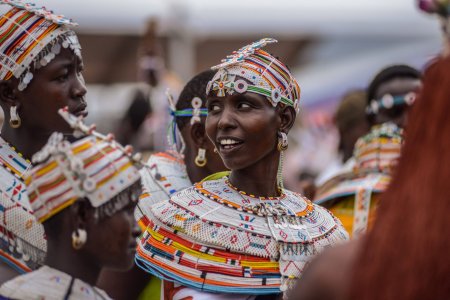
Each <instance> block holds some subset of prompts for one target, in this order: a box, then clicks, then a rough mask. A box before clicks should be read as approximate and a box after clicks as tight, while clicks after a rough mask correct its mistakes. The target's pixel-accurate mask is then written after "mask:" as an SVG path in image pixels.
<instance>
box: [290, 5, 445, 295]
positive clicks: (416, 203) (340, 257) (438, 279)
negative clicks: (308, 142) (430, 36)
mask: <svg viewBox="0 0 450 300" xmlns="http://www.w3.org/2000/svg"><path fill="white" fill-rule="evenodd" d="M418 2H419V7H420V8H421V9H422V10H425V11H427V12H429V13H436V14H438V15H439V19H440V21H441V23H442V25H443V26H442V27H443V30H444V39H445V43H444V46H445V48H444V50H443V52H442V56H441V57H440V58H439V59H437V60H436V61H434V62H433V63H432V64H431V65H430V66H429V67H428V69H427V70H426V71H425V75H424V79H423V89H422V91H421V92H420V95H419V99H418V101H417V103H416V104H415V106H414V107H413V108H412V112H411V114H410V122H409V124H408V132H407V137H406V139H405V145H404V146H403V149H402V156H401V158H400V161H399V164H398V166H397V169H396V173H395V176H394V178H393V179H392V183H391V185H390V186H389V188H388V190H387V191H386V193H384V194H383V196H382V197H381V202H380V208H379V210H380V211H382V212H383V213H382V214H380V215H379V216H378V218H377V220H376V222H375V225H374V228H373V230H372V231H371V232H369V233H368V234H367V236H366V237H364V238H361V239H358V240H354V241H352V242H350V243H349V244H346V245H343V246H340V247H336V248H334V249H331V250H329V251H327V252H325V253H324V254H323V255H321V256H319V257H318V258H317V259H316V260H314V261H313V262H312V263H311V264H310V265H309V267H308V270H306V272H305V273H304V275H305V276H304V280H303V281H302V282H299V283H298V285H297V288H296V289H295V290H294V292H293V293H292V294H291V296H290V297H289V299H299V300H322V299H327V300H341V299H365V300H370V299H408V300H416V299H417V300H419V299H448V296H449V295H450V281H449V280H448V278H449V276H450V260H449V257H448V255H447V249H448V248H449V247H450V239H449V238H448V236H446V235H445V234H444V235H442V234H441V232H442V228H446V227H448V226H449V225H450V224H449V218H448V216H447V212H448V211H449V210H450V206H449V205H450V203H449V201H448V195H449V194H450V190H449V188H450V186H449V185H448V178H449V176H450V161H449V158H450V144H449V143H448V140H447V139H446V136H447V135H448V134H450V122H449V120H448V117H447V111H448V110H449V109H450V107H449V104H450V103H449V102H448V99H449V97H450V74H449V70H450V59H449V57H448V53H450V51H448V49H449V48H448V40H449V36H450V34H449V32H450V31H448V28H450V26H449V25H448V24H450V21H449V17H448V12H449V8H450V3H449V1H437V0H436V1H435V0H420V1H418ZM425 97H426V100H425V99H424V98H425ZM424 124H425V125H424ZM417 145H420V149H419V148H418V146H417ZM424 199H432V205H426V206H424Z"/></svg>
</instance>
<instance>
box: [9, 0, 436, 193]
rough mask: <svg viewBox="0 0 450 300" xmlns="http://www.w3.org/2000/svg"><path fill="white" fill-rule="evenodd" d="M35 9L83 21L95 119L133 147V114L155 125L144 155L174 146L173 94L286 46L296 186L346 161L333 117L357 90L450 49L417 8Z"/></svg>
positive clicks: (192, 5) (47, 1)
mask: <svg viewBox="0 0 450 300" xmlns="http://www.w3.org/2000/svg"><path fill="white" fill-rule="evenodd" d="M35 3H36V4H37V5H43V6H46V7H47V8H49V9H53V10H54V11H55V13H62V14H64V15H65V16H67V17H69V18H72V19H73V20H74V21H76V22H78V23H79V24H80V25H79V26H78V28H77V29H76V31H77V33H78V34H79V38H80V42H81V45H82V47H83V58H84V64H85V71H84V76H85V79H86V82H87V84H88V94H87V98H88V99H87V101H88V103H89V111H90V115H89V121H90V122H95V123H97V125H98V128H99V130H102V131H115V132H117V134H119V135H120V134H122V135H124V136H125V137H127V138H130V137H128V136H127V133H126V131H125V132H121V129H123V128H121V124H122V123H121V122H122V120H123V118H124V115H125V114H127V113H128V114H130V116H131V117H132V118H133V119H140V118H141V119H142V120H143V121H142V124H135V125H133V126H138V127H142V128H144V129H142V128H140V129H139V131H142V132H141V133H140V137H139V138H136V139H133V140H128V141H127V142H132V143H133V144H134V145H135V146H136V147H137V148H139V149H141V150H149V151H155V150H161V149H163V148H164V145H165V137H164V132H165V130H164V127H165V125H166V123H167V117H166V115H167V102H166V98H165V91H166V89H167V88H170V91H171V94H173V95H174V96H175V99H176V96H177V93H178V92H179V91H180V90H181V88H182V87H183V85H184V84H185V83H186V82H187V80H189V79H190V78H191V77H192V76H193V75H195V74H196V73H198V72H200V71H202V70H205V69H206V68H208V67H210V66H212V65H215V64H217V63H219V61H220V60H221V59H222V58H224V57H225V56H226V55H227V54H229V53H231V52H232V51H233V50H237V49H238V48H240V47H241V46H243V45H246V44H248V43H250V42H252V41H254V40H257V39H259V38H262V37H273V38H276V39H277V40H278V41H279V43H278V44H275V45H270V46H269V47H268V51H269V52H271V53H273V54H275V55H276V56H278V57H280V58H281V60H282V61H283V62H285V63H286V64H287V65H288V66H289V67H290V69H291V70H292V71H293V73H294V75H295V76H296V78H297V79H298V81H299V83H300V86H301V89H302V96H301V115H300V118H299V119H298V121H297V126H296V128H295V130H294V131H293V132H292V133H291V134H290V138H291V144H290V145H292V146H291V147H290V150H289V151H288V152H289V153H288V160H289V162H290V163H289V164H286V165H287V167H286V169H285V173H286V174H287V176H286V177H285V178H286V179H287V180H288V181H289V180H293V181H296V180H298V179H299V178H300V177H301V176H303V175H304V174H311V175H312V176H315V175H317V174H318V173H320V172H321V171H322V170H323V169H324V168H325V167H326V166H327V165H328V164H329V163H330V162H331V161H333V159H335V158H336V148H337V140H338V137H337V132H336V130H335V129H334V126H333V113H334V110H335V107H336V105H337V103H338V102H339V100H340V99H341V97H342V96H343V95H344V94H345V93H346V92H347V91H349V90H352V89H355V88H365V87H366V86H367V84H368V83H369V82H370V80H371V78H372V77H373V76H374V75H375V74H376V73H377V72H378V71H379V70H380V69H382V68H384V67H385V66H387V65H390V64H399V63H403V64H409V65H412V66H414V67H416V68H419V69H423V67H424V66H425V65H426V63H427V62H428V61H429V60H430V59H431V58H432V57H433V56H434V55H436V54H437V53H438V52H439V50H440V47H441V45H440V36H439V34H438V33H439V32H440V31H439V30H437V27H438V26H439V25H438V23H437V21H436V20H435V19H433V18H431V17H429V16H426V15H424V14H422V13H420V12H419V11H418V10H417V9H416V6H415V3H414V1H413V0H394V1H392V0H376V1H375V0H357V1H355V0H340V1H336V0H321V1H312V0H297V1H292V0H277V1H273V0H227V1H208V0H127V1H113V0H64V1H61V0H36V1H35ZM1 9H2V12H3V11H5V10H6V9H7V8H6V6H5V7H1ZM139 97H140V98H142V99H143V100H142V101H141V102H139V101H138V102H137V103H141V104H140V105H143V106H139V105H138V106H137V108H138V109H135V111H136V110H137V111H140V112H141V115H139V114H138V115H136V116H135V115H133V112H132V111H131V110H130V104H131V103H132V102H133V101H135V100H136V99H139ZM148 99H150V103H149V107H145V106H146V104H145V103H147V102H146V101H148ZM142 103H143V104H142ZM140 107H141V108H142V109H139V108H140ZM134 114H136V112H134ZM138 123H139V122H138ZM125 139H126V138H125ZM292 184H295V182H294V183H292Z"/></svg>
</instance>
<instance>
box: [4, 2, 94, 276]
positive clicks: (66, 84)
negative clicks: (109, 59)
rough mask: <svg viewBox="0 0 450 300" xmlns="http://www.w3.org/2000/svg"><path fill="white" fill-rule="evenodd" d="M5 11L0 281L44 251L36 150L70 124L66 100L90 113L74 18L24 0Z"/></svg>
mask: <svg viewBox="0 0 450 300" xmlns="http://www.w3.org/2000/svg"><path fill="white" fill-rule="evenodd" d="M0 3H2V4H9V5H11V6H12V8H11V10H9V11H8V12H7V13H5V14H4V15H2V16H1V17H0V31H1V32H3V34H2V39H1V40H0V54H1V58H0V106H1V108H2V109H3V112H4V114H5V124H4V125H3V127H2V130H1V137H0V161H1V162H2V164H1V166H0V177H1V180H0V191H1V193H2V197H0V232H1V234H0V258H1V261H0V283H2V282H4V281H5V280H8V279H10V278H12V277H13V276H16V275H17V274H20V273H24V272H29V271H31V270H34V269H36V268H37V267H38V266H39V265H40V263H42V258H43V257H44V254H45V248H46V244H45V239H44V229H43V227H42V225H41V224H39V223H38V222H36V220H35V219H34V218H33V216H32V214H31V212H30V205H29V202H28V196H27V193H26V191H25V185H24V183H23V178H24V177H25V176H26V174H27V173H28V171H29V169H30V168H31V162H30V160H29V159H30V158H31V156H32V155H33V154H34V153H35V152H36V151H38V150H39V149H40V148H42V146H44V145H45V143H46V141H47V140H48V138H49V136H50V134H51V133H52V132H53V131H55V130H57V131H60V132H63V133H69V132H70V128H69V126H68V125H67V124H66V123H65V122H64V120H62V119H61V117H60V116H58V114H57V111H58V109H59V108H61V107H64V106H68V107H69V111H70V112H71V113H73V114H76V115H78V116H85V115H86V114H87V112H86V101H85V100H84V96H85V94H86V88H85V85H84V80H83V76H82V75H81V72H82V70H83V61H82V58H81V52H80V50H81V47H80V44H79V43H78V40H77V37H76V35H75V33H74V32H73V31H72V30H71V29H70V28H71V27H72V26H74V25H75V23H72V22H71V21H70V20H68V19H66V18H64V17H63V16H61V15H54V14H52V13H51V12H49V11H46V10H45V9H44V8H40V7H36V6H34V5H32V4H22V3H20V2H18V1H6V0H4V1H0Z"/></svg>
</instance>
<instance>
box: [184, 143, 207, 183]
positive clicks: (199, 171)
mask: <svg viewBox="0 0 450 300" xmlns="http://www.w3.org/2000/svg"><path fill="white" fill-rule="evenodd" d="M196 151H197V150H196ZM192 152H193V151H189V150H188V149H187V148H186V153H185V158H184V163H185V164H186V170H187V173H188V176H189V180H190V181H191V182H192V183H196V182H199V181H201V180H202V179H203V178H205V177H207V176H209V175H211V171H210V170H209V169H208V164H206V166H204V167H202V168H200V167H198V166H197V165H196V164H195V162H194V160H195V157H196V155H197V153H192Z"/></svg>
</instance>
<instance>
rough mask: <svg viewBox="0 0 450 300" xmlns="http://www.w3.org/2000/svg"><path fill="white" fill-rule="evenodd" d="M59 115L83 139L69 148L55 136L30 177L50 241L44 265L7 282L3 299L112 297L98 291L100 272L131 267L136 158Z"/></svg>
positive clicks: (1, 289) (36, 156)
mask: <svg viewBox="0 0 450 300" xmlns="http://www.w3.org/2000/svg"><path fill="white" fill-rule="evenodd" d="M61 115H62V116H63V117H64V119H66V120H67V121H68V122H69V124H70V125H71V126H72V127H73V129H74V130H75V131H76V132H78V134H84V135H86V136H85V137H83V138H82V139H79V140H77V141H75V142H73V143H70V142H69V141H68V140H67V139H65V138H64V134H63V133H58V132H55V133H53V134H52V135H51V136H50V138H49V140H48V143H47V144H46V145H45V146H44V147H43V148H42V150H41V151H39V152H37V153H36V154H34V155H33V163H35V166H34V167H33V168H32V169H31V170H30V172H29V174H28V175H27V177H26V178H25V182H26V185H27V188H28V190H27V192H28V196H29V199H30V204H31V208H32V210H33V213H34V215H35V217H36V219H37V220H38V221H39V222H40V223H42V224H43V225H44V229H45V234H46V237H47V249H48V250H47V255H46V258H45V264H44V265H43V266H42V267H40V268H39V269H37V270H34V271H32V272H30V273H27V274H24V275H20V276H18V277H16V278H14V279H12V280H10V281H8V282H6V283H4V284H3V285H2V286H1V287H0V298H1V299H23V300H32V299H111V298H109V297H108V295H107V294H106V293H105V292H104V291H102V290H100V289H98V288H96V287H95V284H96V281H97V277H98V276H99V274H100V271H101V269H102V268H113V269H119V270H126V269H129V268H130V267H131V266H132V265H133V258H134V253H135V248H136V238H137V237H138V235H139V228H138V226H137V225H136V223H135V222H134V218H133V211H134V209H135V205H136V202H137V200H138V197H139V195H140V193H141V186H140V175H139V170H138V167H139V166H140V164H139V163H138V161H137V159H138V158H139V157H138V156H132V154H131V151H130V149H129V148H127V147H125V148H124V147H122V146H121V145H120V144H118V143H117V142H116V141H114V140H113V139H112V138H111V137H110V136H104V135H101V134H99V133H97V132H95V131H93V130H92V127H88V126H86V125H84V124H82V123H81V122H82V121H80V119H79V118H78V117H76V116H74V115H71V114H70V113H68V111H67V110H61Z"/></svg>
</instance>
